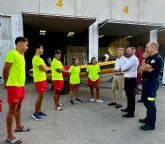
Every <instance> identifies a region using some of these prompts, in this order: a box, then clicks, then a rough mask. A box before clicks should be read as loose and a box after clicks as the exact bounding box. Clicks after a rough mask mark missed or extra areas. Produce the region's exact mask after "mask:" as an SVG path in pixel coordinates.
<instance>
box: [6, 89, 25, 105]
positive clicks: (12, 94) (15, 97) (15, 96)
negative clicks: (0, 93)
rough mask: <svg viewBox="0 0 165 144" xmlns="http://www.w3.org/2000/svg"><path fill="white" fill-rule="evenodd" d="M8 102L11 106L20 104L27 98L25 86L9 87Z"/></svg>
mask: <svg viewBox="0 0 165 144" xmlns="http://www.w3.org/2000/svg"><path fill="white" fill-rule="evenodd" d="M6 88H7V100H8V103H9V104H19V103H20V102H21V101H23V99H24V97H25V88H24V86H7V87H6Z"/></svg>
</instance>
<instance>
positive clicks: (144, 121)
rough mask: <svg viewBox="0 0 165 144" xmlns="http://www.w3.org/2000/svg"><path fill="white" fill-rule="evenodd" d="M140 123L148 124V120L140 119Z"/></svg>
mask: <svg viewBox="0 0 165 144" xmlns="http://www.w3.org/2000/svg"><path fill="white" fill-rule="evenodd" d="M139 122H141V123H146V122H147V120H146V119H139Z"/></svg>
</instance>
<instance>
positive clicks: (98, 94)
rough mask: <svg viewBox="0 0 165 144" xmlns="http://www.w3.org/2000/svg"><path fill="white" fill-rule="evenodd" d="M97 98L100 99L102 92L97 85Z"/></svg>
mask: <svg viewBox="0 0 165 144" xmlns="http://www.w3.org/2000/svg"><path fill="white" fill-rule="evenodd" d="M96 99H97V100H98V99H100V92H99V88H98V87H96Z"/></svg>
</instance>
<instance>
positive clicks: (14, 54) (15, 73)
mask: <svg viewBox="0 0 165 144" xmlns="http://www.w3.org/2000/svg"><path fill="white" fill-rule="evenodd" d="M5 62H8V63H12V66H11V69H10V71H9V76H8V79H7V82H6V86H24V85H25V58H24V55H22V54H20V53H19V52H18V51H17V50H11V51H9V52H8V53H7V54H6V59H5Z"/></svg>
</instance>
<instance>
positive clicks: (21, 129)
mask: <svg viewBox="0 0 165 144" xmlns="http://www.w3.org/2000/svg"><path fill="white" fill-rule="evenodd" d="M29 131H30V128H28V127H25V126H23V127H22V128H20V129H15V132H29Z"/></svg>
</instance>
